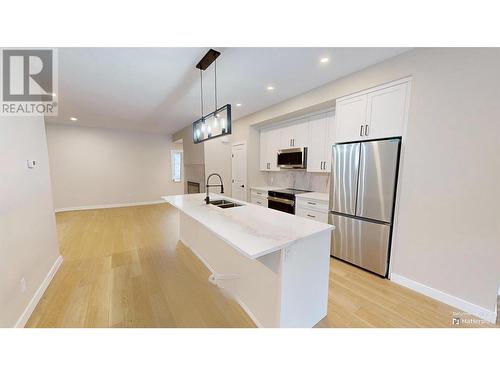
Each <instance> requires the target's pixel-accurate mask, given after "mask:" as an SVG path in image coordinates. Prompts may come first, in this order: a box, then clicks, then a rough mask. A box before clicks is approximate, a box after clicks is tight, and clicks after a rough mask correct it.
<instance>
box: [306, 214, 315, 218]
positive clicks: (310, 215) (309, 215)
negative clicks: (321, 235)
mask: <svg viewBox="0 0 500 375" xmlns="http://www.w3.org/2000/svg"><path fill="white" fill-rule="evenodd" d="M307 216H309V217H314V218H315V217H316V216H314V215H309V214H307Z"/></svg>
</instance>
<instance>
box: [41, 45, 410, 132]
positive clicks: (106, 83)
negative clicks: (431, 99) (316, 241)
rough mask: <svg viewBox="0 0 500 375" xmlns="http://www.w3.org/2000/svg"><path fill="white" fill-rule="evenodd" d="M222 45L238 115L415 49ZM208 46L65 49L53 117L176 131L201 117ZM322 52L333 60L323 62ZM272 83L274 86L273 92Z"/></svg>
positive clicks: (222, 100)
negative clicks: (203, 63) (56, 113)
mask: <svg viewBox="0 0 500 375" xmlns="http://www.w3.org/2000/svg"><path fill="white" fill-rule="evenodd" d="M215 49H217V50H218V51H221V52H222V54H221V56H220V57H219V58H218V59H217V86H218V105H219V107H220V106H222V105H225V104H227V103H229V104H231V105H232V106H233V119H238V118H241V117H243V116H245V115H248V114H250V113H253V112H256V111H259V110H262V109H264V108H266V107H269V106H271V105H273V104H276V103H279V102H281V101H283V100H286V99H288V98H291V97H293V96H296V95H298V94H301V93H303V92H306V91H308V90H311V89H313V88H315V87H318V86H321V85H323V84H325V83H327V82H329V81H333V80H335V79H337V78H340V77H342V76H345V75H348V74H350V73H353V72H355V71H357V70H360V69H363V68H365V67H367V66H370V65H373V64H376V63H378V62H380V61H382V60H385V59H388V58H390V57H393V56H395V55H398V54H400V53H403V52H405V51H407V50H408V48H215ZM207 51H208V48H206V47H203V48H60V49H59V92H58V97H57V102H58V105H59V116H57V117H48V118H47V120H46V121H47V122H48V123H58V124H72V125H76V126H97V127H109V128H123V129H137V130H144V131H150V132H161V133H173V132H175V131H177V130H179V129H182V128H183V127H185V126H187V125H190V124H191V123H192V122H193V121H194V120H196V119H198V118H199V117H200V75H199V74H200V73H199V70H198V69H196V68H195V65H196V64H197V62H198V61H199V60H200V59H201V58H202V57H203V56H204V54H205V53H206V52H207ZM322 57H329V58H330V61H329V62H328V63H326V64H321V63H320V62H319V59H320V58H322ZM213 67H214V64H212V65H211V66H210V67H209V68H208V69H207V70H206V71H205V72H204V79H203V85H204V92H205V95H204V98H205V114H207V113H209V112H212V111H213V109H214V86H213V81H214V71H213ZM268 85H273V86H275V90H274V91H268V90H266V87H267V86H268ZM236 103H242V106H241V107H236ZM70 117H77V118H78V121H77V122H76V123H75V122H72V121H70V120H69V118H70Z"/></svg>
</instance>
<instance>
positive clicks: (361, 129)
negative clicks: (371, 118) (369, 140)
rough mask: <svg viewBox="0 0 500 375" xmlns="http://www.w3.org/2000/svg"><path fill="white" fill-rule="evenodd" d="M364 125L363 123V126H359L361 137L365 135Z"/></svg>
mask: <svg viewBox="0 0 500 375" xmlns="http://www.w3.org/2000/svg"><path fill="white" fill-rule="evenodd" d="M363 127H364V126H363V125H361V126H360V127H359V136H360V137H362V136H363Z"/></svg>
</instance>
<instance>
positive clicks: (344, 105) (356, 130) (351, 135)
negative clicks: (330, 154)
mask: <svg viewBox="0 0 500 375" xmlns="http://www.w3.org/2000/svg"><path fill="white" fill-rule="evenodd" d="M366 101H367V95H366V94H365V95H360V96H356V97H354V98H350V99H345V100H337V104H336V108H335V113H336V115H337V136H336V141H337V142H349V141H356V140H358V139H360V138H361V137H362V136H363V132H364V126H365V125H366Z"/></svg>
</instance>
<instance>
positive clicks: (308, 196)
mask: <svg viewBox="0 0 500 375" xmlns="http://www.w3.org/2000/svg"><path fill="white" fill-rule="evenodd" d="M295 197H296V198H299V199H300V198H305V199H314V200H317V201H325V202H328V201H329V200H330V194H328V193H317V192H315V191H313V192H311V193H303V194H297V195H296V196H295Z"/></svg>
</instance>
